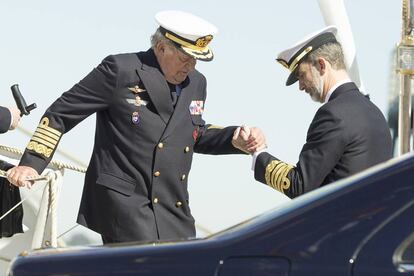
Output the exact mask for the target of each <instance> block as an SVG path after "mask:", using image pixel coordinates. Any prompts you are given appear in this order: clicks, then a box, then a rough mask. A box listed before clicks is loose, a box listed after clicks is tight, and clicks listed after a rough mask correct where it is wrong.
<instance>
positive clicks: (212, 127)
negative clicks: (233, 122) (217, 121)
mask: <svg viewBox="0 0 414 276" xmlns="http://www.w3.org/2000/svg"><path fill="white" fill-rule="evenodd" d="M207 129H223V127H222V126H216V125H210V126H209V127H208V128H207Z"/></svg>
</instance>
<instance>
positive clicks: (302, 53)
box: [276, 26, 338, 86]
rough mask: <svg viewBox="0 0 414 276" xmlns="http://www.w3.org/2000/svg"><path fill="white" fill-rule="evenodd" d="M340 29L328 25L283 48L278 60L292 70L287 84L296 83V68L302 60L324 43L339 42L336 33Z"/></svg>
mask: <svg viewBox="0 0 414 276" xmlns="http://www.w3.org/2000/svg"><path fill="white" fill-rule="evenodd" d="M337 31H338V29H337V27H335V26H328V27H325V28H323V29H321V30H318V31H316V32H314V33H311V34H310V35H308V36H306V37H305V38H304V39H302V40H301V41H299V42H297V43H296V44H295V45H294V46H292V47H290V48H288V49H286V50H283V51H282V52H280V53H279V55H278V56H277V59H276V60H277V61H278V62H279V63H280V64H282V65H283V66H284V67H286V68H287V69H288V70H289V71H290V75H289V77H288V79H287V81H286V85H287V86H289V85H292V84H294V83H295V82H296V81H297V80H298V79H297V77H296V69H297V68H298V65H299V64H300V63H301V61H303V60H304V58H305V57H306V56H307V55H309V53H311V52H312V51H315V50H316V49H318V48H319V47H321V46H322V45H324V44H327V43H331V42H337V40H336V37H335V35H336V33H337Z"/></svg>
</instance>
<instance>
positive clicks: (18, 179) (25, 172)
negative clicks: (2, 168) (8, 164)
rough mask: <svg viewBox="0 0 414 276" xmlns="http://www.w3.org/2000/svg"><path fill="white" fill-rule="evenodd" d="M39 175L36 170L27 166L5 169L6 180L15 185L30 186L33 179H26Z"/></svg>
mask: <svg viewBox="0 0 414 276" xmlns="http://www.w3.org/2000/svg"><path fill="white" fill-rule="evenodd" d="M36 177H39V174H38V173H37V171H36V170H35V169H33V168H31V167H27V166H16V167H14V168H11V169H10V170H8V171H7V180H9V182H10V183H11V184H13V185H15V186H17V187H24V186H27V188H29V189H30V188H31V187H32V185H33V181H30V180H27V179H28V178H36Z"/></svg>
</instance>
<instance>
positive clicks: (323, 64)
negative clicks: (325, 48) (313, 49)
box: [317, 57, 328, 75]
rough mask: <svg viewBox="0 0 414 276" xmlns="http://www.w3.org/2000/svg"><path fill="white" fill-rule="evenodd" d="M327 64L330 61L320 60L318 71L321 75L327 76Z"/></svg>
mask: <svg viewBox="0 0 414 276" xmlns="http://www.w3.org/2000/svg"><path fill="white" fill-rule="evenodd" d="M327 62H328V61H327V60H326V59H324V58H322V57H320V58H318V66H317V69H318V71H319V73H320V74H321V75H323V74H325V72H326V65H327V64H326V63H327Z"/></svg>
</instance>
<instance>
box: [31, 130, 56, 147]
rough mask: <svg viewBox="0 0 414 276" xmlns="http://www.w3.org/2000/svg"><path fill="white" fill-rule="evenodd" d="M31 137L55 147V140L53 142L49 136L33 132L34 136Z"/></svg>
mask: <svg viewBox="0 0 414 276" xmlns="http://www.w3.org/2000/svg"><path fill="white" fill-rule="evenodd" d="M33 137H38V138H41V139H43V140H45V141H47V142H49V143H50V144H52V145H54V146H56V144H57V142H58V141H57V140H55V139H53V138H50V137H49V136H46V135H43V134H40V133H39V132H35V133H34V134H33Z"/></svg>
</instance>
